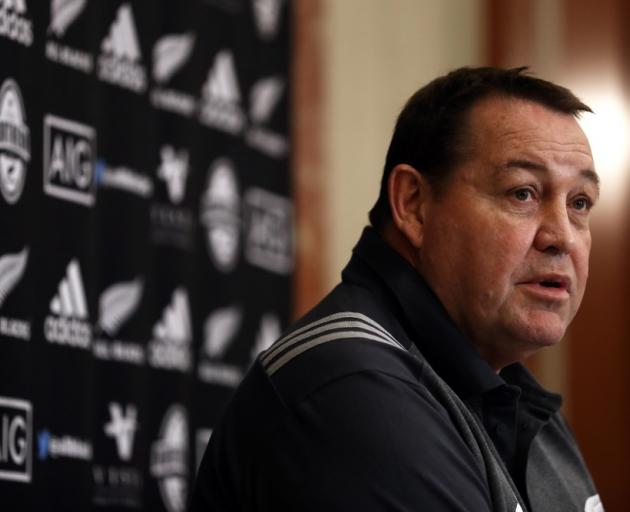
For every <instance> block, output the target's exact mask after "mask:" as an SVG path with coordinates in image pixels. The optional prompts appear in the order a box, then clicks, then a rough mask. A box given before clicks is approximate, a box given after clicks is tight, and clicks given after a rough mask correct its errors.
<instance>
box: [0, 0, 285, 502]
mask: <svg viewBox="0 0 630 512" xmlns="http://www.w3.org/2000/svg"><path fill="white" fill-rule="evenodd" d="M288 20H289V2H288V0H185V1H184V0H182V1H178V2H173V1H168V0H162V1H139V0H138V1H135V0H108V1H104V0H65V1H62V0H42V1H37V2H36V1H35V0H11V1H7V0H0V62H2V66H0V508H1V509H2V510H37V511H38V512H39V511H47V510H64V511H67V510H151V511H154V510H156V511H159V510H165V511H168V512H180V511H183V510H184V509H185V504H186V500H187V498H188V494H189V491H190V489H191V485H192V481H193V478H194V475H195V471H196V468H197V464H198V463H199V459H200V457H201V454H202V453H203V449H204V448H205V445H206V443H207V440H208V439H209V437H210V435H211V432H212V428H213V425H214V423H215V422H216V420H217V418H218V416H219V415H220V413H221V410H222V408H223V407H224V405H225V403H226V401H227V400H228V398H229V397H230V395H231V393H232V392H233V390H234V388H235V387H236V386H237V385H238V383H239V381H240V380H241V378H242V376H243V373H244V372H245V371H246V370H247V368H248V367H249V366H250V365H251V364H252V361H253V360H254V358H255V356H256V354H257V353H258V352H260V351H261V350H263V349H264V348H266V347H267V346H268V345H269V344H270V343H271V342H272V341H273V340H274V339H275V338H276V337H277V336H279V334H280V332H281V330H282V328H283V326H285V325H286V323H287V320H288V312H289V302H290V296H289V293H290V283H291V276H292V271H293V236H292V232H293V210H292V202H291V198H290V180H289V172H290V170H289V154H290V145H289V144H290V140H289V122H288V118H289V111H288V108H289V107H288V105H289V96H290V86H291V84H290V83H289V57H290V48H289V33H290V32H289V30H290V27H289V24H288Z"/></svg>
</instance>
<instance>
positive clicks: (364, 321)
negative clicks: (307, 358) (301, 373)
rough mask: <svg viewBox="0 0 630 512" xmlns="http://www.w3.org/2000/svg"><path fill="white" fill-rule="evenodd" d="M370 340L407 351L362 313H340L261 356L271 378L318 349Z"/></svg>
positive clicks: (302, 330)
mask: <svg viewBox="0 0 630 512" xmlns="http://www.w3.org/2000/svg"><path fill="white" fill-rule="evenodd" d="M351 339H352V340H356V339H362V340H369V341H375V342H377V343H384V344H386V345H389V346H392V347H395V348H398V349H401V350H406V349H405V347H403V346H402V345H401V344H400V343H399V342H398V341H396V339H395V338H394V337H393V336H392V335H391V334H390V333H389V332H387V331H386V330H385V329H384V328H383V327H382V326H381V325H380V324H379V323H377V322H375V321H374V320H372V319H371V318H369V317H367V316H366V315H363V314H361V313H355V312H350V311H346V312H340V313H334V314H332V315H328V316H325V317H323V318H320V319H319V320H316V321H314V322H311V323H309V324H307V325H305V326H303V327H301V328H299V329H297V330H295V331H293V332H291V333H290V334H288V335H287V336H285V337H284V338H282V339H280V340H278V341H277V342H276V343H274V344H273V345H272V346H271V347H270V348H269V350H267V351H265V352H263V353H262V354H261V356H260V362H261V363H262V365H263V368H264V369H265V371H266V372H267V374H268V375H273V374H274V373H275V372H277V371H278V370H279V369H280V368H282V367H283V366H284V365H285V364H287V363H288V362H289V361H291V360H292V359H293V358H295V357H297V356H299V355H300V354H302V353H304V352H306V351H307V350H310V349H312V348H314V347H317V346H319V345H322V344H324V343H328V342H331V341H339V340H351Z"/></svg>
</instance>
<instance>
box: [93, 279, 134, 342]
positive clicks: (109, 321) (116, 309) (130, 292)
mask: <svg viewBox="0 0 630 512" xmlns="http://www.w3.org/2000/svg"><path fill="white" fill-rule="evenodd" d="M142 288H143V283H142V280H141V279H139V278H136V279H134V280H133V281H126V282H122V283H117V284H114V285H112V286H110V287H109V288H107V290H105V291H104V292H103V293H102V295H101V298H100V300H99V322H98V323H99V325H100V327H101V329H102V330H103V331H104V332H106V333H107V334H109V335H110V336H116V334H118V331H119V330H120V327H121V326H122V325H123V324H124V323H125V322H126V321H127V320H128V319H129V317H131V315H133V313H134V312H135V311H136V309H137V308H138V305H139V304H140V298H141V297H142Z"/></svg>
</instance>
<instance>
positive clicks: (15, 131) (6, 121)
mask: <svg viewBox="0 0 630 512" xmlns="http://www.w3.org/2000/svg"><path fill="white" fill-rule="evenodd" d="M30 146H31V142H30V132H29V129H28V126H27V125H26V113H25V110H24V103H23V102H22V94H21V93H20V88H19V87H18V85H17V83H16V82H15V81H14V80H11V79H7V80H5V81H4V82H3V83H2V87H0V193H2V197H4V200H5V201H6V202H7V203H9V204H15V203H16V202H17V201H18V199H20V196H21V195H22V190H23V188H24V181H25V179H26V164H27V163H28V162H29V161H30V159H31V149H30Z"/></svg>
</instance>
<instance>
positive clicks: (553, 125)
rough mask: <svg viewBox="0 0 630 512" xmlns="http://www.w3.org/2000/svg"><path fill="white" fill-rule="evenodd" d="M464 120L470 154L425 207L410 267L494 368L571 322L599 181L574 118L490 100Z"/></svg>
mask: <svg viewBox="0 0 630 512" xmlns="http://www.w3.org/2000/svg"><path fill="white" fill-rule="evenodd" d="M468 120H469V122H468V127H467V137H468V143H469V146H470V148H469V153H468V156H466V157H465V158H464V161H463V163H462V164H460V165H459V166H458V167H457V168H456V169H454V170H453V174H452V176H451V178H450V180H449V182H448V183H447V184H446V185H445V187H444V190H443V191H442V193H441V194H439V195H434V194H431V195H430V198H429V199H428V201H427V203H426V205H425V207H424V224H423V232H422V245H421V248H420V251H419V253H418V256H417V257H418V261H417V266H418V268H419V270H420V272H421V273H422V274H423V276H424V277H425V279H426V280H427V281H428V283H429V285H430V286H431V287H432V289H433V290H434V291H435V293H436V294H437V295H438V297H439V298H440V300H441V302H442V304H443V305H444V306H445V307H446V309H447V311H448V313H449V314H450V316H451V318H452V319H453V320H454V321H455V323H456V324H457V325H458V326H459V327H460V329H462V330H463V331H464V333H466V334H467V335H468V336H469V337H470V338H471V340H472V342H473V343H474V344H475V346H476V347H477V349H478V350H479V352H480V353H481V355H482V356H483V357H484V358H485V359H486V361H488V362H489V363H490V365H491V366H492V367H494V368H495V369H497V370H498V369H500V368H501V367H502V366H505V365H506V364H509V363H511V362H513V361H515V360H520V359H522V358H523V357H524V356H526V355H528V354H529V353H531V352H533V351H534V350H536V349H538V348H540V347H543V346H548V345H552V344H554V343H556V342H557V341H559V340H560V339H561V338H562V336H563V335H564V332H565V330H566V328H567V326H568V325H569V323H570V322H571V320H572V319H573V316H574V315H575V313H576V311H577V309H578V307H579V305H580V302H581V300H582V296H583V294H584V288H585V285H586V279H587V276H588V257H589V252H590V247H591V234H590V230H589V217H590V213H589V210H590V208H591V206H592V205H593V204H594V203H595V201H596V200H597V197H598V193H599V188H598V185H597V176H596V174H595V173H594V171H593V159H592V156H591V151H590V147H589V144H588V141H587V139H586V137H585V135H584V133H583V132H582V130H581V129H580V127H579V125H578V123H577V122H576V121H575V119H574V118H573V117H572V116H570V115H567V114H561V113H557V112H554V111H551V110H548V109H547V108H545V107H544V106H541V105H539V104H537V103H533V102H529V101H524V100H518V99H509V98H499V97H496V98H490V99H486V100H483V101H481V102H479V103H478V104H477V105H475V106H474V107H473V108H472V110H471V112H470V115H469V118H468Z"/></svg>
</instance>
